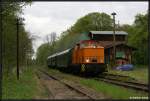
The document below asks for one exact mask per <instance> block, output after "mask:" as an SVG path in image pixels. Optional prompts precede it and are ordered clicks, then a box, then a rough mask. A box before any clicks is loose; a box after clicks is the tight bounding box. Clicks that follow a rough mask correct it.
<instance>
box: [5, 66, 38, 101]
mask: <svg viewBox="0 0 150 101" xmlns="http://www.w3.org/2000/svg"><path fill="white" fill-rule="evenodd" d="M37 86H38V85H37V81H36V77H35V73H34V70H33V69H31V68H28V69H26V70H24V71H23V72H22V73H21V74H20V79H19V80H17V79H16V74H14V73H12V74H11V75H9V77H7V76H6V75H5V74H4V75H3V79H2V99H34V96H35V94H36V92H37Z"/></svg>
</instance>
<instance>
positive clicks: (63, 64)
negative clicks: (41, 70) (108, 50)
mask: <svg viewBox="0 0 150 101" xmlns="http://www.w3.org/2000/svg"><path fill="white" fill-rule="evenodd" d="M47 65H48V67H50V68H57V69H59V70H62V71H66V72H69V73H74V74H88V75H89V74H90V75H92V74H94V75H98V74H100V73H103V72H107V66H106V64H105V61H104V47H102V46H101V45H100V44H99V42H98V41H96V40H91V39H89V40H81V41H79V42H78V43H76V44H75V45H74V46H73V47H72V48H68V49H66V50H64V51H61V52H57V53H55V54H52V55H50V56H48V58H47Z"/></svg>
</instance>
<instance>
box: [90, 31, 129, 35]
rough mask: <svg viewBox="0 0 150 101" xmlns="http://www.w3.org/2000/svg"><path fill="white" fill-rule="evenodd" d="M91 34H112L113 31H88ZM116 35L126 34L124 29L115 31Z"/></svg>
mask: <svg viewBox="0 0 150 101" xmlns="http://www.w3.org/2000/svg"><path fill="white" fill-rule="evenodd" d="M90 33H91V34H103V35H113V31H90ZM115 34H116V35H128V33H127V32H125V31H115Z"/></svg>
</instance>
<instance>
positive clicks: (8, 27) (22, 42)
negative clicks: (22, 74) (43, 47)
mask: <svg viewBox="0 0 150 101" xmlns="http://www.w3.org/2000/svg"><path fill="white" fill-rule="evenodd" d="M27 4H29V2H11V1H9V2H6V1H5V2H3V3H2V7H3V11H2V22H3V25H2V26H1V27H2V29H3V32H2V45H3V46H2V49H3V50H2V55H3V67H4V68H3V70H4V71H7V73H10V72H11V71H12V70H13V68H14V67H15V66H16V50H17V41H16V39H17V37H16V36H17V35H16V33H17V27H16V19H17V18H18V17H19V16H20V15H21V14H22V7H23V6H25V5H27ZM20 23H23V22H22V21H20ZM31 54H33V49H32V40H31V38H30V36H29V32H26V31H25V29H24V25H19V63H20V65H24V64H25V63H26V60H27V59H31Z"/></svg>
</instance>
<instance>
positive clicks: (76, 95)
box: [36, 70, 97, 100]
mask: <svg viewBox="0 0 150 101" xmlns="http://www.w3.org/2000/svg"><path fill="white" fill-rule="evenodd" d="M36 74H37V76H38V78H39V79H43V80H48V81H49V82H50V81H52V82H53V84H54V82H55V83H57V86H59V87H61V88H57V87H56V89H57V91H55V90H54V89H52V87H49V86H50V85H52V83H51V84H50V83H49V84H48V83H47V84H44V86H45V87H46V88H47V89H48V93H49V96H50V99H90V100H95V99H97V98H96V97H95V95H91V94H89V93H87V92H84V91H83V90H82V89H80V88H79V87H74V86H73V85H72V84H69V83H68V82H64V81H63V80H61V79H60V78H58V77H55V76H54V75H50V74H48V73H47V72H45V71H42V70H39V71H38V72H37V73H36ZM42 82H44V81H42ZM53 86H54V87H53V88H55V86H56V85H55V84H54V85H53ZM59 89H63V90H59ZM59 91H60V92H59Z"/></svg>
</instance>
